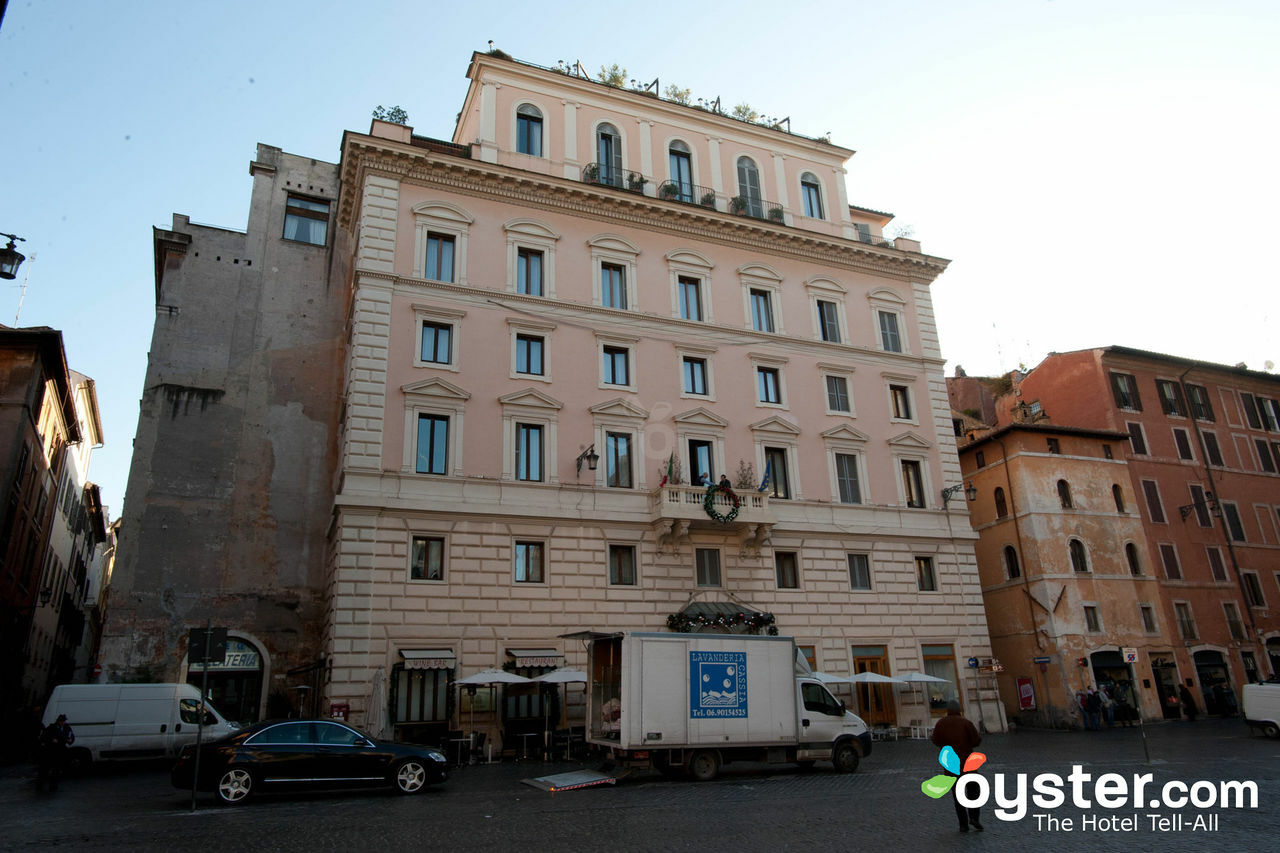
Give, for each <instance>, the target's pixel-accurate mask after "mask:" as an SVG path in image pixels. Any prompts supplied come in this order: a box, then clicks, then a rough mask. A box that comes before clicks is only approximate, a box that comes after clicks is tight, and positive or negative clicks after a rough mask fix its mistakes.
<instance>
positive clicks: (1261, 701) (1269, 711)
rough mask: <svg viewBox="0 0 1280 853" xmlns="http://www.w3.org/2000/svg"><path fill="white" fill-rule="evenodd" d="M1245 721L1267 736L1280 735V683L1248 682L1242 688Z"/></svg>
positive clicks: (1241, 696)
mask: <svg viewBox="0 0 1280 853" xmlns="http://www.w3.org/2000/svg"><path fill="white" fill-rule="evenodd" d="M1240 698H1241V700H1242V704H1243V706H1244V721H1245V722H1246V723H1248V725H1249V728H1251V729H1262V733H1263V734H1264V735H1266V736H1267V737H1280V684H1246V685H1245V686H1244V687H1242V688H1240Z"/></svg>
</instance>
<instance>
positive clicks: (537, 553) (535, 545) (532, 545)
mask: <svg viewBox="0 0 1280 853" xmlns="http://www.w3.org/2000/svg"><path fill="white" fill-rule="evenodd" d="M542 552H543V544H542V543H541V542H516V583H542V581H543V573H542Z"/></svg>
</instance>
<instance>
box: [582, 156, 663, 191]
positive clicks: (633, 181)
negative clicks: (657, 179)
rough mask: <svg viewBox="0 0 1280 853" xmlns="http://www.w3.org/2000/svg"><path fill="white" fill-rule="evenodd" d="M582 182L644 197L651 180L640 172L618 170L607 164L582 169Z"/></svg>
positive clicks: (588, 165)
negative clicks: (646, 186) (646, 185)
mask: <svg viewBox="0 0 1280 853" xmlns="http://www.w3.org/2000/svg"><path fill="white" fill-rule="evenodd" d="M582 182H583V183H584V184H599V185H600V186H602V187H613V188H615V189H619V190H626V191H627V192H633V193H640V194H641V195H643V194H644V187H645V184H647V183H649V179H648V178H646V177H645V176H644V175H642V174H640V173H639V172H631V171H628V170H626V169H617V168H614V167H613V166H610V165H608V164H606V163H588V164H587V165H585V166H583V167H582Z"/></svg>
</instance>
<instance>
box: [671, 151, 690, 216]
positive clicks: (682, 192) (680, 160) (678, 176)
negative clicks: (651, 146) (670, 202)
mask: <svg viewBox="0 0 1280 853" xmlns="http://www.w3.org/2000/svg"><path fill="white" fill-rule="evenodd" d="M667 154H668V156H669V159H670V165H671V186H672V190H671V192H673V193H674V195H672V198H676V199H679V200H680V201H687V202H692V201H693V153H692V152H691V151H690V150H689V146H688V145H686V144H684V143H683V142H681V141H680V140H678V139H677V140H675V141H673V142H672V143H671V147H670V148H668V149H667Z"/></svg>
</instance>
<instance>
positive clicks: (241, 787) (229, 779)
mask: <svg viewBox="0 0 1280 853" xmlns="http://www.w3.org/2000/svg"><path fill="white" fill-rule="evenodd" d="M252 791H253V775H252V774H251V773H250V772H249V771H248V770H245V769H244V768H243V767H232V768H229V769H228V770H227V771H226V772H225V773H223V774H222V776H221V777H219V779H218V800H219V801H221V802H223V803H226V804H227V805H229V806H233V805H236V804H237V803H243V802H244V801H245V800H246V799H248V798H249V794H250V793H252Z"/></svg>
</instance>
